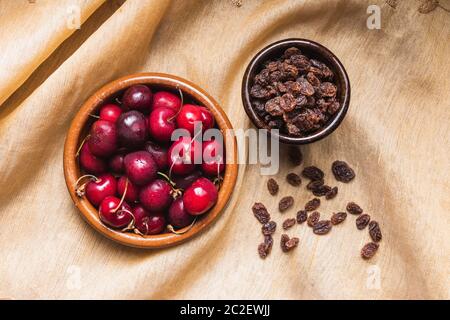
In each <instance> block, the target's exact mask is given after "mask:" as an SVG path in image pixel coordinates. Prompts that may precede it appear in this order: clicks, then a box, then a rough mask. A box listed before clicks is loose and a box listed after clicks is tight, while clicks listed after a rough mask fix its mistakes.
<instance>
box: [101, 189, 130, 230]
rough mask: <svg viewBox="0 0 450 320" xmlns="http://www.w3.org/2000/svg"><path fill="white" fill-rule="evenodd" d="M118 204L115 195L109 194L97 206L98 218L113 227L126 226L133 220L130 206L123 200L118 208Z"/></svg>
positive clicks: (118, 201)
mask: <svg viewBox="0 0 450 320" xmlns="http://www.w3.org/2000/svg"><path fill="white" fill-rule="evenodd" d="M119 204H120V199H119V198H116V197H112V196H109V197H106V198H105V199H103V201H102V202H101V203H100V208H99V215H100V220H102V221H103V223H105V224H106V225H108V226H110V227H113V228H124V227H126V226H128V225H129V224H130V222H131V221H132V220H133V216H132V215H131V213H130V212H131V211H130V210H131V208H130V206H129V205H128V204H127V203H126V202H123V203H122V205H121V206H120V208H118V206H119Z"/></svg>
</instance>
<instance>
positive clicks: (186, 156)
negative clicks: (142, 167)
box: [168, 137, 197, 175]
mask: <svg viewBox="0 0 450 320" xmlns="http://www.w3.org/2000/svg"><path fill="white" fill-rule="evenodd" d="M196 145H197V143H196V142H195V141H194V140H192V139H191V138H190V137H180V138H179V139H178V140H177V141H175V142H174V143H173V144H172V146H171V147H170V148H169V152H168V161H169V168H170V169H169V170H171V171H172V173H174V174H178V175H187V174H189V173H191V172H192V171H194V169H195V161H194V160H195V159H194V153H195V151H194V150H195V146H196Z"/></svg>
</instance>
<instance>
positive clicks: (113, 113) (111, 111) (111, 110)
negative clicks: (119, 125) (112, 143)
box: [100, 103, 122, 122]
mask: <svg viewBox="0 0 450 320" xmlns="http://www.w3.org/2000/svg"><path fill="white" fill-rule="evenodd" d="M121 114H122V109H121V108H120V107H119V106H118V105H116V104H112V103H110V104H105V105H104V106H103V107H102V108H101V109H100V119H101V120H106V121H110V122H116V121H117V119H119V117H120V115H121Z"/></svg>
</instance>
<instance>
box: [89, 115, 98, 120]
mask: <svg viewBox="0 0 450 320" xmlns="http://www.w3.org/2000/svg"><path fill="white" fill-rule="evenodd" d="M89 116H90V117H92V118H95V119H100V117H99V116H97V115H95V114H89Z"/></svg>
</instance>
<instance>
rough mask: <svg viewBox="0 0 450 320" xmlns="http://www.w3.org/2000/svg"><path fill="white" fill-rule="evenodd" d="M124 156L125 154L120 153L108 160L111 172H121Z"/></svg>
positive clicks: (123, 168) (122, 170)
mask: <svg viewBox="0 0 450 320" xmlns="http://www.w3.org/2000/svg"><path fill="white" fill-rule="evenodd" d="M124 158H125V155H124V154H122V153H119V154H116V155H115V156H113V157H112V158H111V159H110V160H109V168H110V169H111V170H112V172H115V173H123V172H124V170H125V167H124V164H123V159H124Z"/></svg>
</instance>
